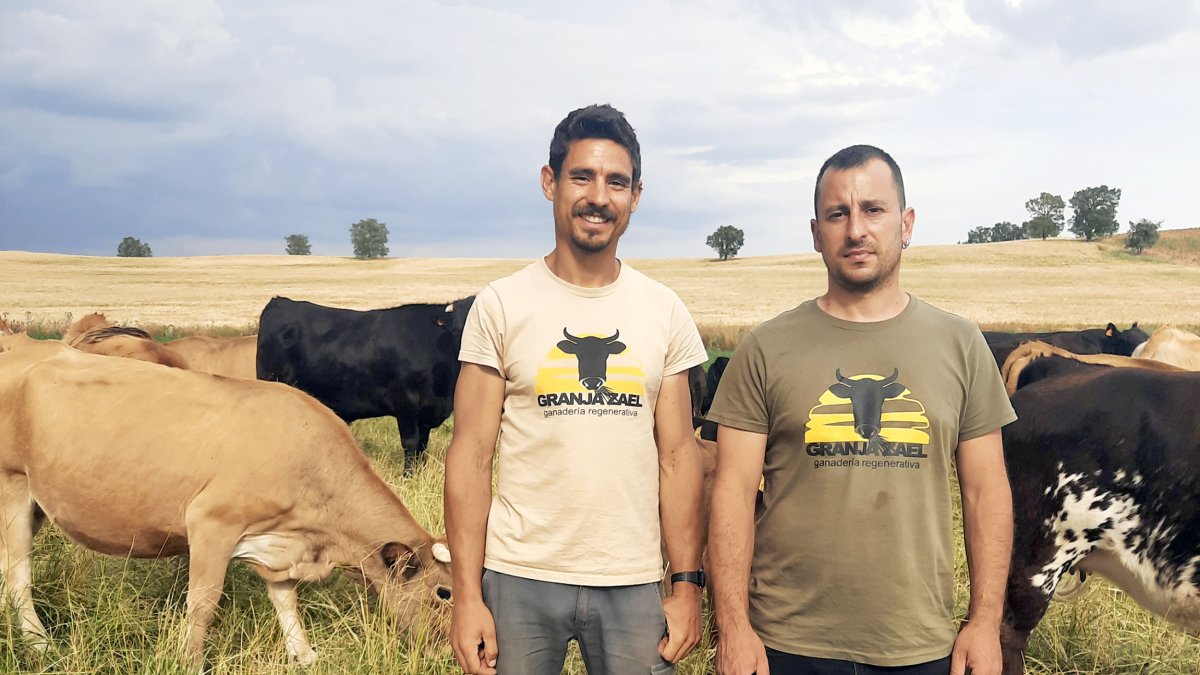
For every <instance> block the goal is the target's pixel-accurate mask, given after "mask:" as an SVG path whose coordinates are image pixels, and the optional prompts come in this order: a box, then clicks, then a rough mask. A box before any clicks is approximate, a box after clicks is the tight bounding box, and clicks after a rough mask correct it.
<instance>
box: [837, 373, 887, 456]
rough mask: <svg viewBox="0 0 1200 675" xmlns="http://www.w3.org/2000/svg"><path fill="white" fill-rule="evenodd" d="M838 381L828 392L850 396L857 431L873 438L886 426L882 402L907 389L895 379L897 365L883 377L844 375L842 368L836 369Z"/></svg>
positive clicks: (865, 438)
mask: <svg viewBox="0 0 1200 675" xmlns="http://www.w3.org/2000/svg"><path fill="white" fill-rule="evenodd" d="M834 374H835V375H836V376H837V384H834V385H831V386H830V387H829V393H831V394H833V395H834V396H837V397H839V398H848V399H850V407H851V408H852V409H853V410H854V431H855V433H857V434H858V435H859V436H861V437H862V438H863V439H864V440H868V441H869V440H871V439H872V438H874V437H875V436H877V435H879V432H880V431H882V430H883V423H882V422H881V421H880V420H881V419H882V418H883V402H884V401H885V400H887V399H889V398H896V397H897V396H899V395H900V394H903V393H904V388H905V387H904V385H903V384H900V383H899V382H897V381H896V378H897V377H898V376H899V375H900V371H899V370H898V369H893V370H892V374H891V375H889V376H887V377H885V378H884V379H882V380H873V379H871V378H867V377H860V378H859V379H857V380H852V379H850V378H848V377H844V376H843V375H842V371H841V369H840V368H839V369H837V370H835V371H834Z"/></svg>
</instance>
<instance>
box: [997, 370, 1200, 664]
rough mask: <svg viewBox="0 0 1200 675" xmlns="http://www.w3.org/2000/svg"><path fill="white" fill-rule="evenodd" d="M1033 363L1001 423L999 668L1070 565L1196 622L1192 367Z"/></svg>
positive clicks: (1199, 460)
mask: <svg viewBox="0 0 1200 675" xmlns="http://www.w3.org/2000/svg"><path fill="white" fill-rule="evenodd" d="M1041 361H1042V363H1040V364H1039V365H1040V366H1041V373H1040V375H1041V379H1038V380H1037V381H1035V382H1032V383H1031V384H1029V385H1028V386H1024V387H1022V388H1021V389H1019V390H1017V391H1016V393H1015V394H1014V395H1013V397H1012V403H1013V407H1014V408H1015V409H1016V411H1017V415H1018V417H1019V419H1018V421H1016V422H1014V423H1012V424H1010V425H1009V426H1007V427H1005V428H1004V454H1005V458H1006V460H1007V463H1008V473H1009V479H1010V481H1011V482H1012V489H1013V510H1014V516H1015V518H1014V521H1015V523H1014V524H1015V527H1014V540H1013V556H1012V566H1011V569H1010V571H1009V579H1008V597H1007V606H1006V610H1005V617H1004V627H1003V630H1002V643H1003V648H1004V673H1005V675H1017V674H1019V673H1022V672H1023V671H1024V663H1023V660H1024V651H1025V647H1026V644H1027V642H1028V638H1029V634H1030V632H1031V631H1032V630H1033V629H1034V627H1035V626H1037V624H1038V622H1039V621H1040V620H1041V618H1042V616H1043V614H1045V612H1046V608H1047V605H1048V604H1049V603H1050V599H1051V597H1052V596H1053V595H1054V591H1055V589H1056V588H1057V587H1058V585H1059V583H1060V582H1061V581H1062V579H1063V577H1064V575H1065V574H1066V573H1067V572H1068V571H1069V570H1072V569H1077V570H1079V571H1081V572H1084V573H1092V574H1099V575H1101V576H1104V577H1106V578H1108V579H1110V580H1112V581H1113V582H1114V583H1115V584H1116V585H1117V586H1119V587H1120V588H1122V589H1123V590H1124V591H1125V592H1127V593H1128V594H1129V595H1130V596H1132V597H1133V598H1134V599H1135V600H1136V601H1137V602H1138V603H1140V604H1141V605H1142V606H1144V607H1146V608H1147V609H1149V610H1150V611H1152V612H1154V613H1156V614H1158V615H1160V616H1163V617H1165V618H1166V619H1168V620H1170V621H1173V622H1175V623H1177V624H1180V625H1182V626H1185V627H1187V628H1190V629H1193V630H1194V629H1200V405H1198V404H1197V402H1198V401H1200V373H1183V372H1157V371H1152V370H1141V369H1135V368H1114V367H1109V366H1101V365H1085V364H1080V363H1078V362H1069V360H1068V359H1063V358H1061V357H1056V356H1052V357H1046V358H1045V359H1041ZM1056 370H1057V371H1059V373H1057V374H1056V373H1055V372H1054V371H1056Z"/></svg>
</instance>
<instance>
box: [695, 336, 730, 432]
mask: <svg viewBox="0 0 1200 675" xmlns="http://www.w3.org/2000/svg"><path fill="white" fill-rule="evenodd" d="M727 366H729V357H728V356H718V357H717V358H715V359H713V362H712V364H711V365H710V366H709V367H708V373H707V374H706V375H705V378H704V384H705V391H704V403H703V404H701V406H700V416H701V417H702V418H703V417H706V416H707V415H708V411H709V409H710V408H712V404H713V399H714V398H716V396H717V387H719V386H720V385H721V377H722V376H723V375H725V368H726V367H727ZM700 438H702V439H704V440H706V441H716V440H717V423H716V422H710V421H708V420H707V419H701V420H700Z"/></svg>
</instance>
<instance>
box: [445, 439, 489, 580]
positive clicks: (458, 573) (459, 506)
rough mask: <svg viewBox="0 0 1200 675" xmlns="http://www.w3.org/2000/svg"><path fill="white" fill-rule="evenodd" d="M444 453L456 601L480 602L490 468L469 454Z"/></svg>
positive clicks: (448, 529) (448, 530)
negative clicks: (478, 600) (477, 600)
mask: <svg viewBox="0 0 1200 675" xmlns="http://www.w3.org/2000/svg"><path fill="white" fill-rule="evenodd" d="M454 450H455V449H454V448H452V449H451V450H449V451H447V453H446V485H445V504H444V506H445V513H446V539H447V540H448V542H449V545H450V553H451V561H452V562H451V564H450V567H451V571H452V573H453V582H454V596H455V598H456V599H462V600H474V599H482V597H483V589H482V577H483V549H484V540H485V539H486V537H487V519H488V511H489V509H490V508H491V501H492V466H491V462H490V461H489V462H487V466H486V467H484V466H481V465H479V463H478V462H475V461H472V459H471V456H470V454H469V453H466V454H464V453H461V452H455V451H454Z"/></svg>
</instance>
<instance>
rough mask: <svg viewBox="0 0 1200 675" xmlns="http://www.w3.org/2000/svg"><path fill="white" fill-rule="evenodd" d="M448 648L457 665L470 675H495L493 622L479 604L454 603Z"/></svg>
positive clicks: (494, 624) (483, 605) (481, 604)
mask: <svg viewBox="0 0 1200 675" xmlns="http://www.w3.org/2000/svg"><path fill="white" fill-rule="evenodd" d="M450 646H451V647H453V648H454V658H455V660H457V661H458V665H459V666H460V667H462V669H463V670H464V671H466V672H468V673H470V674H471V675H495V674H496V655H497V654H499V650H498V649H497V647H496V622H495V621H494V620H493V619H492V613H491V612H490V611H488V608H487V605H485V604H483V603H482V602H467V603H460V602H455V603H454V608H453V610H452V611H451V619H450Z"/></svg>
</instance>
